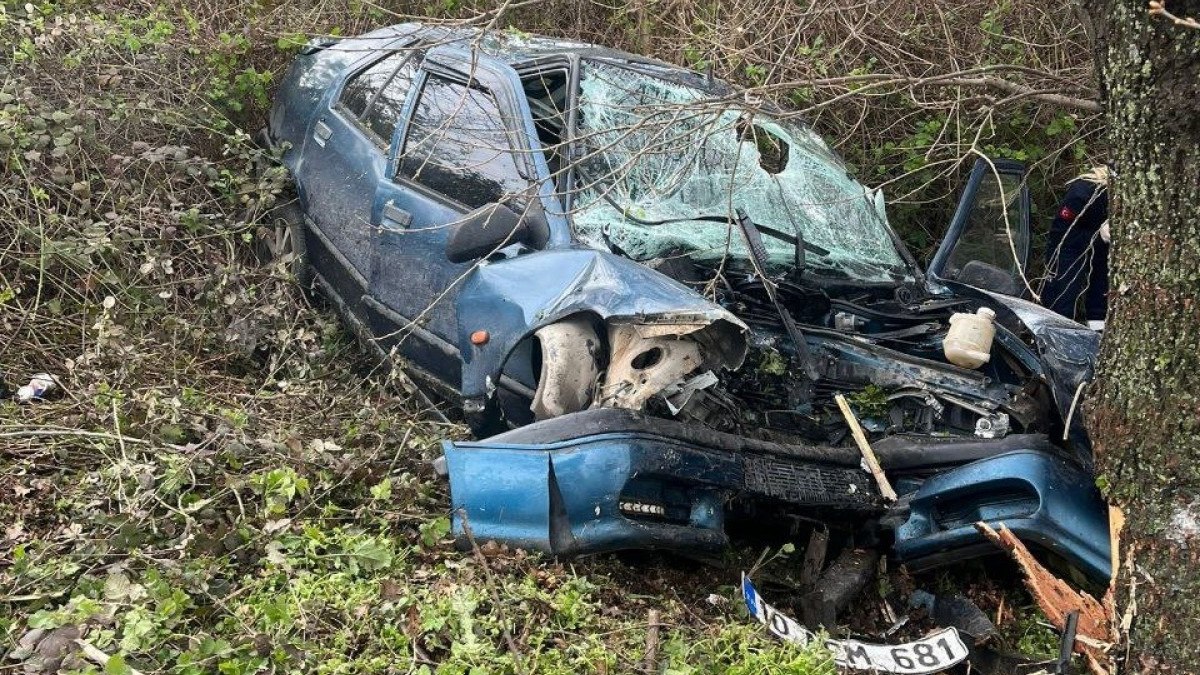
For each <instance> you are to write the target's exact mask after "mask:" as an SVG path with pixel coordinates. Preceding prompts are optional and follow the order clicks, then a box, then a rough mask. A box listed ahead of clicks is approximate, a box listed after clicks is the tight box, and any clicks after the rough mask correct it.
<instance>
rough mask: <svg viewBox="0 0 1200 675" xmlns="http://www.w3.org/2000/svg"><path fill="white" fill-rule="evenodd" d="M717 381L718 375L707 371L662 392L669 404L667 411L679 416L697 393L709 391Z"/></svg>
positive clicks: (670, 386)
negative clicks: (704, 390)
mask: <svg viewBox="0 0 1200 675" xmlns="http://www.w3.org/2000/svg"><path fill="white" fill-rule="evenodd" d="M717 381H718V380H717V376H716V374H714V373H713V371H711V370H706V371H704V372H703V373H700V374H699V375H696V376H695V377H693V378H691V379H689V380H688V381H686V382H683V383H681V384H673V385H669V386H667V387H666V388H664V389H663V390H662V396H663V400H665V401H666V402H667V409H668V410H670V411H671V414H672V415H678V414H679V412H680V411H681V410H683V409H684V408H685V407H686V406H687V404H688V402H689V401H691V400H692V396H694V395H695V393H696V392H698V391H700V390H701V389H708V388H709V387H711V386H713V385H714V384H716V383H717Z"/></svg>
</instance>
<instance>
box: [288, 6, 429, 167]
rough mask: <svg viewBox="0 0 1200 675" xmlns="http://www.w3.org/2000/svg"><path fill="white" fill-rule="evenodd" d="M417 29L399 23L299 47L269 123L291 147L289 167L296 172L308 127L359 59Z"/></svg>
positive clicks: (401, 39)
mask: <svg viewBox="0 0 1200 675" xmlns="http://www.w3.org/2000/svg"><path fill="white" fill-rule="evenodd" d="M418 28H419V25H418V24H400V25H397V26H391V27H388V28H381V29H379V30H376V31H372V32H370V33H367V34H365V35H362V36H360V37H355V38H347V39H344V40H338V41H336V42H334V41H331V40H328V39H326V40H322V39H320V38H316V39H314V40H313V42H310V43H309V45H308V46H306V47H305V48H303V49H301V50H300V53H299V54H297V56H296V58H295V59H294V60H293V61H292V63H291V65H290V66H289V67H288V70H287V73H286V74H285V75H284V77H283V80H282V81H281V82H280V84H279V89H278V91H276V93H275V102H274V105H273V106H272V107H271V117H270V121H269V123H268V126H267V130H268V134H269V136H270V140H271V142H272V143H274V144H280V143H287V144H288V145H289V146H290V147H288V149H286V150H285V152H284V154H283V163H284V164H285V165H286V166H287V167H288V169H290V170H292V171H293V173H294V172H295V165H296V162H297V161H298V158H299V156H300V155H301V154H302V153H303V149H304V141H305V138H306V137H307V133H308V129H309V127H310V126H311V125H312V123H313V120H314V119H315V117H316V116H317V115H318V114H319V111H320V108H321V107H322V106H323V105H325V104H324V103H323V100H322V99H323V98H324V97H325V94H326V93H328V92H329V90H330V89H331V88H336V87H338V86H340V85H341V83H342V80H343V79H344V78H345V76H346V74H347V73H349V72H350V71H351V70H352V69H353V68H354V66H355V65H356V64H358V63H359V62H360V61H364V60H367V59H369V58H371V56H372V54H376V53H378V52H379V51H380V50H383V49H387V48H389V47H392V46H393V45H395V44H396V43H397V42H401V41H403V40H404V39H406V38H407V36H409V35H411V34H412V33H413V32H414V31H416V30H417V29H418Z"/></svg>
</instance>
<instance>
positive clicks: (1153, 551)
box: [1087, 0, 1200, 673]
mask: <svg viewBox="0 0 1200 675" xmlns="http://www.w3.org/2000/svg"><path fill="white" fill-rule="evenodd" d="M1087 5H1088V8H1089V10H1090V11H1091V13H1092V16H1093V17H1094V18H1095V20H1096V26H1097V31H1098V33H1097V38H1098V48H1097V59H1098V61H1099V64H1098V65H1099V66H1100V67H1099V71H1100V78H1101V91H1102V97H1103V99H1104V110H1105V115H1106V117H1107V133H1108V143H1107V146H1108V148H1109V152H1110V161H1111V163H1112V165H1113V169H1114V170H1115V172H1116V179H1115V181H1114V182H1113V184H1112V185H1111V186H1110V190H1111V191H1112V192H1111V196H1110V204H1111V206H1110V223H1111V228H1112V238H1113V239H1112V249H1111V253H1110V270H1111V280H1110V281H1111V283H1110V288H1111V289H1112V291H1111V294H1110V298H1109V317H1108V319H1109V320H1108V329H1107V331H1106V335H1105V336H1104V341H1103V346H1102V349H1101V355H1100V364H1099V368H1098V376H1097V381H1096V383H1095V384H1094V386H1093V390H1092V398H1091V400H1090V401H1089V405H1088V411H1087V412H1088V415H1089V422H1090V429H1091V434H1092V439H1093V442H1094V443H1095V447H1096V458H1097V463H1098V475H1099V481H1100V485H1101V486H1102V487H1103V488H1104V489H1105V490H1106V493H1107V495H1108V497H1109V499H1110V501H1111V502H1112V503H1113V504H1115V505H1117V506H1119V507H1120V508H1122V509H1123V510H1124V512H1125V515H1126V518H1127V525H1126V530H1125V534H1124V536H1122V541H1121V557H1122V561H1121V572H1120V576H1119V578H1118V580H1117V618H1118V620H1120V619H1122V617H1123V616H1125V615H1126V614H1127V613H1129V615H1130V616H1132V617H1133V623H1132V625H1131V630H1130V631H1129V633H1128V635H1127V637H1126V642H1127V644H1124V645H1122V646H1121V647H1120V649H1118V650H1117V653H1116V654H1115V656H1116V657H1117V662H1118V665H1119V666H1120V669H1121V671H1122V672H1156V673H1157V672H1164V673H1194V672H1200V298H1198V297H1197V296H1200V30H1198V29H1195V28H1191V27H1187V26H1184V25H1180V24H1178V23H1176V22H1174V21H1172V20H1171V19H1170V18H1169V17H1166V16H1163V15H1161V14H1158V15H1152V14H1151V13H1150V11H1149V8H1148V5H1147V0H1087ZM1166 8H1167V9H1168V10H1169V11H1170V12H1171V13H1173V14H1175V15H1177V16H1180V17H1183V16H1191V17H1198V18H1200V0H1166ZM1130 562H1132V565H1130Z"/></svg>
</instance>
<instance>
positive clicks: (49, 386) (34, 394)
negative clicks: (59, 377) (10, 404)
mask: <svg viewBox="0 0 1200 675" xmlns="http://www.w3.org/2000/svg"><path fill="white" fill-rule="evenodd" d="M55 386H56V382H55V379H54V376H53V375H50V374H49V373H38V374H37V375H34V376H33V377H31V378H29V384H27V385H25V386H23V387H21V388H20V389H17V403H30V402H33V401H35V400H42V399H44V398H46V395H47V394H49V393H50V392H52V391H54V388H55Z"/></svg>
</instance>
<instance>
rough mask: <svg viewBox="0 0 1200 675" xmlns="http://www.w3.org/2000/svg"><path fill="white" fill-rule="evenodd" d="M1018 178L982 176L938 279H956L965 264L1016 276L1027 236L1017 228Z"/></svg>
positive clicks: (1019, 187)
mask: <svg viewBox="0 0 1200 675" xmlns="http://www.w3.org/2000/svg"><path fill="white" fill-rule="evenodd" d="M1020 197H1021V177H1020V176H1014V175H1012V174H1000V175H999V177H998V178H997V176H996V174H994V173H993V172H991V171H987V172H985V173H984V176H983V180H982V182H981V183H980V184H979V191H978V192H977V193H976V196H975V204H974V206H973V207H972V209H971V211H970V212H969V214H968V218H967V225H966V227H965V228H964V229H963V231H962V234H961V235H960V236H959V239H958V241H957V242H955V244H954V248H953V249H952V250H951V252H950V257H949V259H948V260H947V262H946V269H945V270H944V271H943V273H942V275H943V276H944V277H945V278H947V279H957V278H958V277H959V273H960V272H962V270H963V269H964V268H965V267H966V265H967V263H969V262H972V261H978V262H982V263H986V264H987V265H990V266H992V267H996V268H999V269H1001V270H1004V271H1006V272H1009V273H1011V274H1014V275H1015V274H1018V273H1019V272H1020V268H1019V265H1018V264H1017V261H1018V260H1019V259H1020V258H1019V252H1021V251H1024V250H1026V247H1027V246H1028V244H1027V243H1026V242H1025V238H1026V237H1027V236H1028V232H1026V231H1025V230H1024V229H1023V228H1021V227H1019V223H1021V222H1022V218H1021V199H1020Z"/></svg>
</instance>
